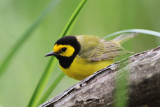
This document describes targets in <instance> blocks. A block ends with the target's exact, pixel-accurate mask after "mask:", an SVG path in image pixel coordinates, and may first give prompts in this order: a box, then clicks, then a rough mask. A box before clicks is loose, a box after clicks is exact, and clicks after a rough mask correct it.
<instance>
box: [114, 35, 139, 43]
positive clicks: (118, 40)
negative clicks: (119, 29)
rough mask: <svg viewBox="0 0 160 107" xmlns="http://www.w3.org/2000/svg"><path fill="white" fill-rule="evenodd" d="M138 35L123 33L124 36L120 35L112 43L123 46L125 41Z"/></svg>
mask: <svg viewBox="0 0 160 107" xmlns="http://www.w3.org/2000/svg"><path fill="white" fill-rule="evenodd" d="M137 34H138V33H125V34H122V35H120V36H118V37H116V38H114V39H113V40H112V41H113V42H116V43H118V44H123V43H124V42H126V41H127V40H129V39H131V38H133V37H135V36H136V35H137Z"/></svg>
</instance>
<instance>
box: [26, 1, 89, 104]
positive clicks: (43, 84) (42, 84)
mask: <svg viewBox="0 0 160 107" xmlns="http://www.w3.org/2000/svg"><path fill="white" fill-rule="evenodd" d="M86 1H87V0H82V1H81V2H80V4H79V5H78V7H77V8H76V10H75V11H74V13H73V14H72V16H71V17H70V19H69V21H68V23H67V24H66V26H65V28H64V30H63V32H62V34H61V35H60V37H63V36H65V35H66V34H67V33H68V31H69V29H70V27H71V25H72V23H73V22H74V20H75V19H76V17H77V16H78V14H79V12H80V10H81V9H82V7H83V6H84V4H85V3H86ZM52 60H53V61H50V63H49V64H48V66H47V68H46V73H44V75H42V77H41V79H40V81H39V83H38V85H37V87H36V89H35V91H34V93H33V96H32V98H31V100H30V102H29V104H28V106H29V107H35V106H37V105H38V101H39V100H40V96H41V94H42V90H44V88H45V87H46V85H47V81H48V80H49V78H50V77H51V75H50V73H52V71H53V68H52V67H50V65H52V64H51V63H53V62H55V58H53V59H52ZM59 76H61V75H59ZM61 77H62V76H61ZM61 79H62V78H60V79H59V81H60V80H61ZM43 81H45V82H43ZM58 83H59V82H57V83H56V84H58ZM47 94H48V93H47ZM44 96H46V98H47V97H48V96H47V95H45V94H44ZM43 100H45V99H43Z"/></svg>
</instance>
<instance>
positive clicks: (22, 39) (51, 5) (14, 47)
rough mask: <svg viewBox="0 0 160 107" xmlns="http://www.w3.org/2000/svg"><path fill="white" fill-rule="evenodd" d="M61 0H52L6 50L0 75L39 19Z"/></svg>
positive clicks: (39, 21)
mask: <svg viewBox="0 0 160 107" xmlns="http://www.w3.org/2000/svg"><path fill="white" fill-rule="evenodd" d="M60 1H61V0H56V1H55V0H54V1H53V2H52V3H51V4H50V5H49V6H48V7H47V8H46V9H44V11H43V12H42V13H41V15H40V16H39V17H38V18H37V20H35V22H34V23H33V24H32V25H31V26H30V27H29V29H28V30H27V31H26V32H25V33H24V34H23V35H22V36H21V38H20V39H19V40H18V41H17V42H16V43H15V44H14V45H13V47H12V48H11V51H9V52H8V54H7V56H6V57H5V58H4V60H3V61H2V64H1V66H0V76H1V75H2V73H3V72H4V71H5V69H6V68H7V66H8V64H9V62H10V61H11V60H12V58H13V56H14V55H15V54H16V52H17V51H18V50H19V49H20V47H22V46H23V44H24V42H25V41H27V39H28V38H29V37H30V36H31V34H32V33H33V31H34V30H35V29H36V28H37V27H38V25H39V24H40V23H41V21H42V20H43V19H44V18H45V16H47V14H48V13H49V12H50V11H51V10H52V9H53V8H55V7H56V6H57V4H58V3H59V2H60Z"/></svg>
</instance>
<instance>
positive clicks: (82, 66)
mask: <svg viewBox="0 0 160 107" xmlns="http://www.w3.org/2000/svg"><path fill="white" fill-rule="evenodd" d="M112 63H113V60H112V59H109V60H104V61H99V62H90V61H87V60H84V59H82V58H81V57H79V56H78V55H77V56H76V58H75V59H74V60H73V62H72V64H71V66H70V67H69V68H67V69H64V68H63V67H61V69H62V71H63V72H64V73H65V74H66V75H68V76H69V77H71V78H74V79H77V80H82V79H84V78H86V77H88V76H90V75H92V74H93V73H94V72H96V71H98V70H100V69H103V68H105V67H107V66H108V65H110V64H112Z"/></svg>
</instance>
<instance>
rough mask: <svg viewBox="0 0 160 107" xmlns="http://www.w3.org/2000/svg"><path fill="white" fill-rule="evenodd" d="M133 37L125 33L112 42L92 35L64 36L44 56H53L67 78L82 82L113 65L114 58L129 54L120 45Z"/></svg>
mask: <svg viewBox="0 0 160 107" xmlns="http://www.w3.org/2000/svg"><path fill="white" fill-rule="evenodd" d="M135 35H136V33H129V34H128V33H125V34H122V35H120V36H118V37H116V38H114V39H112V40H105V39H103V38H99V37H98V36H93V35H78V36H74V35H73V36H71V35H69V36H64V37H62V38H60V39H59V40H57V41H56V42H55V44H54V46H53V51H52V52H50V53H48V54H47V55H46V56H55V57H56V58H57V59H58V60H59V65H60V68H61V70H62V71H63V72H64V73H65V74H66V75H67V76H69V77H71V78H74V79H76V80H83V79H85V78H86V77H88V76H90V75H92V74H93V73H95V72H96V71H98V70H101V69H103V68H105V67H107V66H109V65H110V64H112V63H114V59H115V58H116V57H118V56H120V55H124V54H127V53H130V52H131V51H128V50H126V49H124V48H123V47H122V46H121V44H123V43H124V42H125V41H127V40H129V39H130V38H133V37H134V36H135Z"/></svg>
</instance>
